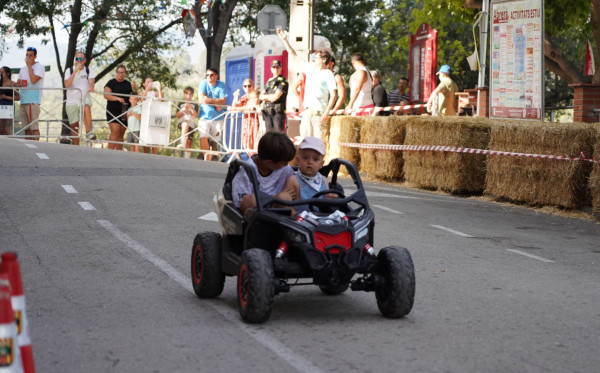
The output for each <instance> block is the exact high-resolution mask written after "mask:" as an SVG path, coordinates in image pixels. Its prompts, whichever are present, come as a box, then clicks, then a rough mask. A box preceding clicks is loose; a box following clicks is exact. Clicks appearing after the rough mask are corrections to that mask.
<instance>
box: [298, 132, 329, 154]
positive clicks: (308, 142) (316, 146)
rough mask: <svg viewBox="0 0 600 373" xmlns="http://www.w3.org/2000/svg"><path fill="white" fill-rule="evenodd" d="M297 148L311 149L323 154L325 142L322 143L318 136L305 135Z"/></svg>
mask: <svg viewBox="0 0 600 373" xmlns="http://www.w3.org/2000/svg"><path fill="white" fill-rule="evenodd" d="M299 149H300V150H302V149H312V150H314V151H316V152H317V153H319V154H322V155H325V144H323V141H321V139H320V138H318V137H314V136H308V137H305V138H304V140H302V142H301V143H300V147H299Z"/></svg>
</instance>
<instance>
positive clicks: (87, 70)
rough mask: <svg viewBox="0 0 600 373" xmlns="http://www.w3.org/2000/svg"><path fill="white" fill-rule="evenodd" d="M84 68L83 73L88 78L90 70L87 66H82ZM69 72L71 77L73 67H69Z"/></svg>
mask: <svg viewBox="0 0 600 373" xmlns="http://www.w3.org/2000/svg"><path fill="white" fill-rule="evenodd" d="M84 67H85V72H86V74H87V76H88V77H89V76H90V68H89V67H88V66H84ZM69 72H70V73H71V75H73V66H71V67H69Z"/></svg>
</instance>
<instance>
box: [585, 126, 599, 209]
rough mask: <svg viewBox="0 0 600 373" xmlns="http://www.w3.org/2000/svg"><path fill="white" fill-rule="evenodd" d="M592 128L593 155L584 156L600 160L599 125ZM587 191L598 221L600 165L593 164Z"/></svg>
mask: <svg viewBox="0 0 600 373" xmlns="http://www.w3.org/2000/svg"><path fill="white" fill-rule="evenodd" d="M593 127H594V131H595V135H594V138H595V141H594V153H593V154H591V155H589V154H586V155H587V156H588V157H590V158H593V159H595V160H600V123H595V124H594V125H593ZM589 190H590V195H591V198H592V213H593V214H594V216H595V217H596V219H600V164H598V163H594V164H593V166H592V173H591V175H590V183H589Z"/></svg>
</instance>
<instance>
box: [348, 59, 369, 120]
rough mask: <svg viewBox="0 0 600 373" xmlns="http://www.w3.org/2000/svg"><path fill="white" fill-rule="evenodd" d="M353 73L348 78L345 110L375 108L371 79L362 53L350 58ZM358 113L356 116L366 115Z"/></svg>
mask: <svg viewBox="0 0 600 373" xmlns="http://www.w3.org/2000/svg"><path fill="white" fill-rule="evenodd" d="M351 60H352V67H354V70H355V71H354V73H353V74H352V76H350V101H349V102H348V105H347V106H346V110H350V109H353V110H357V109H369V108H373V107H375V105H374V104H373V98H372V97H371V90H372V89H373V77H372V76H371V72H370V71H369V69H368V68H367V66H366V63H365V58H364V56H363V55H362V53H354V54H352V57H351ZM368 114H369V113H365V112H362V111H358V112H357V113H356V115H359V116H360V115H368Z"/></svg>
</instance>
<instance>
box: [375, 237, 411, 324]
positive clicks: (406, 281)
mask: <svg viewBox="0 0 600 373" xmlns="http://www.w3.org/2000/svg"><path fill="white" fill-rule="evenodd" d="M377 261H378V266H379V275H381V276H382V277H383V279H384V281H383V284H382V285H381V286H380V287H379V288H377V289H376V290H375V297H376V298H377V306H378V307H379V311H380V312H381V314H382V315H383V316H385V317H388V318H392V319H396V318H400V317H403V316H406V315H408V313H409V312H410V311H411V309H412V307H413V303H414V299H415V267H414V264H413V261H412V257H411V256H410V252H409V251H408V250H407V249H405V248H402V247H395V246H391V247H386V248H383V249H381V251H380V252H379V255H377Z"/></svg>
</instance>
